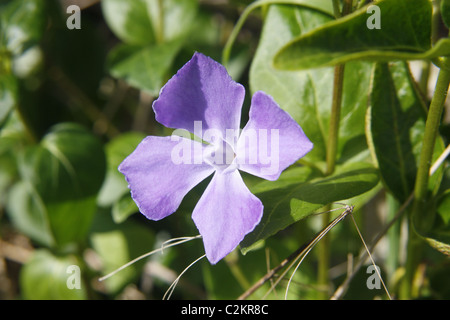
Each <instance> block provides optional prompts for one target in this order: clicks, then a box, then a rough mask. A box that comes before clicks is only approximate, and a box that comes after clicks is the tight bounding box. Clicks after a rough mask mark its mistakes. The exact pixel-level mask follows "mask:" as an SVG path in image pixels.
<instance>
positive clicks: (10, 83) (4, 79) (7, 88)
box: [0, 71, 18, 128]
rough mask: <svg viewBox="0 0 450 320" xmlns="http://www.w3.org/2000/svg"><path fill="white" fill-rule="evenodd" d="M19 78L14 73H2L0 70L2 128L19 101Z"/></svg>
mask: <svg viewBox="0 0 450 320" xmlns="http://www.w3.org/2000/svg"><path fill="white" fill-rule="evenodd" d="M17 91H18V88H17V80H16V78H15V77H13V76H12V75H6V74H5V75H2V74H1V71H0V128H1V127H2V126H3V124H4V123H5V120H6V118H7V117H8V115H9V114H10V112H11V110H12V109H13V108H14V107H15V105H16V103H17V98H18V96H17V93H18V92H17Z"/></svg>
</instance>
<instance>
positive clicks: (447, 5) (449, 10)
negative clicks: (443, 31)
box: [441, 0, 450, 28]
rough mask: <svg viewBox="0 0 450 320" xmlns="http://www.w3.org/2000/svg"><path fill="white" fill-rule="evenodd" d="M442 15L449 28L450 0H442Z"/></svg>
mask: <svg viewBox="0 0 450 320" xmlns="http://www.w3.org/2000/svg"><path fill="white" fill-rule="evenodd" d="M441 16H442V21H444V23H445V25H446V26H447V28H448V27H449V26H450V1H449V0H441Z"/></svg>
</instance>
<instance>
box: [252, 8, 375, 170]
mask: <svg viewBox="0 0 450 320" xmlns="http://www.w3.org/2000/svg"><path fill="white" fill-rule="evenodd" d="M330 19H331V18H330V17H329V16H328V15H324V14H323V13H320V12H318V11H315V10H311V9H307V8H304V7H294V6H278V5H277V6H271V7H270V9H269V11H268V13H267V16H266V19H265V23H264V27H263V31H262V36H261V40H260V43H259V46H258V49H257V51H256V55H255V58H254V59H253V62H252V65H251V70H250V87H251V91H252V92H255V91H258V90H262V91H264V92H266V93H268V94H270V95H271V96H272V97H273V98H274V99H275V101H277V103H278V104H279V105H280V107H281V108H283V109H284V110H286V111H287V112H288V113H289V114H290V115H291V116H292V117H293V118H294V119H295V120H296V121H297V122H298V123H299V124H300V125H301V126H302V128H303V130H304V131H305V133H306V135H307V136H308V137H309V139H310V140H311V141H312V142H313V143H314V149H313V150H312V151H311V152H310V153H309V154H308V155H307V156H306V157H305V158H304V160H306V161H311V162H313V163H314V164H315V165H319V166H320V164H321V163H324V161H325V155H326V144H327V139H328V124H329V122H330V110H331V102H332V91H333V70H332V69H331V68H322V69H309V70H304V71H295V72H291V71H281V70H277V69H275V68H273V66H272V63H271V61H272V60H273V57H274V55H275V53H276V52H277V51H278V50H279V49H280V48H281V47H282V46H283V45H284V44H286V43H287V42H289V41H290V40H291V39H293V38H295V37H296V36H298V35H300V34H303V33H307V32H308V31H310V30H313V29H315V28H317V27H319V26H321V25H323V24H324V23H326V22H328V21H330ZM370 70H371V65H370V64H367V63H349V64H348V65H347V66H346V69H345V78H344V94H343V101H342V111H341V123H340V132H339V142H338V158H340V159H342V160H344V159H346V160H349V159H351V158H357V157H359V158H360V159H361V158H362V157H366V156H367V153H366V150H367V146H366V142H365V140H366V139H365V133H364V131H365V129H364V118H365V109H366V105H367V95H368V89H369V84H370Z"/></svg>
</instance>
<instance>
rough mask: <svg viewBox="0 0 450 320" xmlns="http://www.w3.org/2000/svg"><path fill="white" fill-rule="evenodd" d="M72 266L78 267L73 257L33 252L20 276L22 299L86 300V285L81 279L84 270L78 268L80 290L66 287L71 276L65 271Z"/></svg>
mask: <svg viewBox="0 0 450 320" xmlns="http://www.w3.org/2000/svg"><path fill="white" fill-rule="evenodd" d="M72 265H75V266H78V267H79V266H80V262H79V260H78V259H77V258H76V257H75V256H72V255H68V256H56V255H53V254H52V253H51V252H50V251H47V250H45V249H41V250H38V251H35V252H34V253H33V256H32V257H31V259H30V260H29V261H28V262H27V263H26V264H25V265H24V267H23V269H22V271H21V274H20V283H21V288H22V290H23V297H24V298H25V299H31V300H83V299H87V292H86V283H85V282H84V281H83V278H82V276H83V274H82V272H84V271H85V270H84V269H81V268H80V271H81V270H82V272H80V273H81V274H80V277H81V278H80V282H81V283H80V284H81V286H80V289H77V288H73V289H69V287H68V286H67V280H68V278H69V277H70V276H71V273H68V272H67V271H68V267H69V266H72Z"/></svg>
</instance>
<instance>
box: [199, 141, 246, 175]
mask: <svg viewBox="0 0 450 320" xmlns="http://www.w3.org/2000/svg"><path fill="white" fill-rule="evenodd" d="M203 159H204V160H205V162H206V163H208V164H210V165H211V166H213V167H214V168H215V169H216V170H218V171H219V172H224V171H227V172H228V171H234V170H236V169H237V167H238V166H237V163H236V160H235V159H236V154H235V152H234V150H233V148H232V147H231V146H230V145H229V144H228V143H227V142H226V141H223V140H221V141H220V142H219V143H216V144H214V145H213V144H211V145H209V146H208V147H207V148H206V149H205V152H204V154H203Z"/></svg>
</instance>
